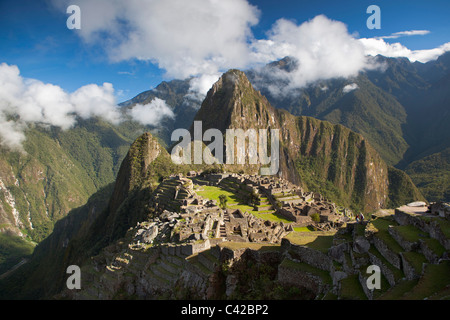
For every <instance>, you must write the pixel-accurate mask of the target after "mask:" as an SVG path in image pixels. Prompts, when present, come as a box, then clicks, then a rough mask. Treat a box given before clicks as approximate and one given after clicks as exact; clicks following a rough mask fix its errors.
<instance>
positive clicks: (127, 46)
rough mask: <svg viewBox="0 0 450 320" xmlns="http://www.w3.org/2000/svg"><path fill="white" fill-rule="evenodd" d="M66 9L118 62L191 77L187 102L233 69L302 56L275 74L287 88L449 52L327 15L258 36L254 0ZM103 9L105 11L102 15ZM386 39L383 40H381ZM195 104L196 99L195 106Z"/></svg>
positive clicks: (116, 2)
mask: <svg viewBox="0 0 450 320" xmlns="http://www.w3.org/2000/svg"><path fill="white" fill-rule="evenodd" d="M53 2H54V4H55V5H56V6H59V7H60V8H61V10H65V9H66V8H67V6H68V5H69V4H75V5H78V6H80V8H81V15H82V26H81V30H77V33H78V34H79V35H80V37H81V38H82V39H83V41H84V42H86V43H88V44H93V45H100V46H103V48H104V49H105V52H106V54H107V56H108V58H109V59H110V61H111V62H119V61H126V60H133V59H138V60H145V61H149V62H151V63H154V64H156V65H158V66H159V67H160V68H161V69H163V70H165V71H166V76H167V77H168V78H179V79H186V78H189V77H194V79H193V80H192V81H191V90H190V92H189V94H188V96H187V97H186V99H185V100H186V103H188V104H189V103H190V102H192V104H196V103H197V102H195V101H200V100H201V99H202V98H203V97H204V94H205V92H206V91H207V89H205V87H206V86H210V85H211V84H212V83H213V82H212V79H213V78H214V77H215V76H216V75H217V74H221V73H222V72H224V71H226V70H227V69H229V68H238V69H245V68H250V67H258V66H261V65H264V64H266V63H268V62H272V61H275V60H279V59H282V58H284V57H286V56H291V57H294V58H295V59H296V60H297V61H298V63H299V67H298V69H297V70H294V72H290V73H289V74H287V73H286V72H283V71H280V72H277V73H275V74H272V75H271V76H272V78H273V79H274V80H277V79H278V80H285V82H284V84H286V85H287V86H286V87H283V88H280V87H275V86H273V88H271V89H272V90H273V91H274V92H276V91H277V90H278V91H279V92H280V93H283V92H287V91H289V90H291V89H292V88H298V87H303V86H305V85H308V84H309V83H312V82H314V81H316V80H320V79H329V78H336V77H350V76H354V75H356V74H357V73H358V72H360V71H362V70H367V69H372V68H375V67H376V66H375V65H374V64H373V63H372V61H373V60H371V59H368V58H367V57H366V54H373V53H375V54H378V53H381V54H383V53H384V54H386V55H387V56H402V55H404V56H407V57H409V58H410V59H412V61H415V60H419V61H425V60H427V59H433V58H435V57H437V56H438V55H439V54H442V52H443V48H436V49H432V50H428V51H420V52H419V51H411V50H409V49H408V48H406V47H403V46H402V45H400V44H387V43H386V42H384V40H383V39H382V38H378V39H375V38H373V39H357V38H356V37H355V35H353V34H350V33H349V32H348V30H347V27H346V25H345V24H344V23H342V22H339V21H334V20H330V19H328V18H327V17H325V16H323V15H319V16H316V17H315V18H313V19H312V20H310V21H306V22H304V23H301V24H299V25H298V24H296V23H294V22H292V21H288V20H286V19H279V20H278V21H277V22H276V23H275V24H274V25H273V27H272V29H271V30H269V31H268V33H267V37H266V38H265V39H255V37H254V36H253V34H252V30H251V27H252V26H254V25H256V24H258V22H259V15H260V11H259V9H257V8H256V7H255V6H253V5H251V4H249V3H248V0H227V1H220V0H189V1H186V0H164V1H162V0H148V1H142V0H127V1H125V0H96V1H92V0H53ZM100 13H101V14H100ZM428 33H429V31H428V30H409V31H401V32H396V33H393V34H392V35H389V36H386V37H385V38H398V37H403V36H413V35H426V34H428ZM376 41H380V42H376ZM194 102H195V103H194Z"/></svg>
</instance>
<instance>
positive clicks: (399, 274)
mask: <svg viewBox="0 0 450 320" xmlns="http://www.w3.org/2000/svg"><path fill="white" fill-rule="evenodd" d="M369 252H370V253H371V254H373V255H374V256H375V257H377V258H378V259H379V260H381V262H382V263H383V264H384V265H385V266H387V267H388V268H389V270H391V271H392V273H393V274H394V278H395V280H400V279H402V278H403V277H404V276H405V275H404V274H403V272H402V271H401V270H399V269H397V268H396V267H394V266H393V265H392V264H391V263H390V262H389V261H387V260H386V258H385V257H384V256H383V255H382V254H381V253H380V252H379V251H378V250H377V248H375V246H371V247H370V249H369Z"/></svg>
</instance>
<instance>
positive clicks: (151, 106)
mask: <svg viewBox="0 0 450 320" xmlns="http://www.w3.org/2000/svg"><path fill="white" fill-rule="evenodd" d="M128 114H129V115H130V117H131V119H132V120H134V121H137V122H139V123H141V124H143V125H152V126H156V125H158V124H159V123H160V122H161V120H163V119H164V118H174V117H175V114H174V113H173V111H172V109H171V108H170V107H169V106H168V105H167V104H166V102H165V101H164V100H161V99H159V98H155V99H153V100H152V101H151V102H150V103H148V104H144V105H142V104H137V105H135V106H134V107H133V108H132V109H131V110H130V111H129V112H128Z"/></svg>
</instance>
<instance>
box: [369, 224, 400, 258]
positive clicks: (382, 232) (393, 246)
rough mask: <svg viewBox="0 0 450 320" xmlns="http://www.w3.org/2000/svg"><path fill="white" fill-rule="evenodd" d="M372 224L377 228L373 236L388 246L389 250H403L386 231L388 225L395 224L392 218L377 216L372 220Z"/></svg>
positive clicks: (397, 251)
mask: <svg viewBox="0 0 450 320" xmlns="http://www.w3.org/2000/svg"><path fill="white" fill-rule="evenodd" d="M372 225H373V226H374V227H375V228H376V229H377V230H378V232H377V233H376V234H375V236H376V237H378V238H379V239H381V240H382V241H383V242H384V243H385V244H386V245H387V246H388V247H389V249H390V250H392V251H393V252H395V253H400V252H402V251H404V250H403V248H402V247H401V246H400V245H399V244H398V242H397V241H395V240H394V238H392V236H391V235H390V234H389V232H388V227H389V225H393V226H397V223H396V222H395V221H394V220H393V219H390V218H377V219H375V220H373V221H372Z"/></svg>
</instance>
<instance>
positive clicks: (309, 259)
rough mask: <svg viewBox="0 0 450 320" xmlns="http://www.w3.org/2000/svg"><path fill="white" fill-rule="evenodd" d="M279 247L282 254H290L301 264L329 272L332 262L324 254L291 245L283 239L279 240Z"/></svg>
mask: <svg viewBox="0 0 450 320" xmlns="http://www.w3.org/2000/svg"><path fill="white" fill-rule="evenodd" d="M281 246H282V250H283V251H284V252H290V253H292V254H293V255H295V258H296V259H298V260H300V261H301V262H304V263H307V264H309V265H311V266H313V267H315V268H318V269H321V270H326V271H331V266H332V261H331V258H330V257H329V256H327V255H326V254H324V253H322V252H320V251H317V250H314V249H310V248H308V247H305V246H300V245H296V244H292V243H291V242H290V241H289V240H287V239H285V238H284V239H283V240H281Z"/></svg>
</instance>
